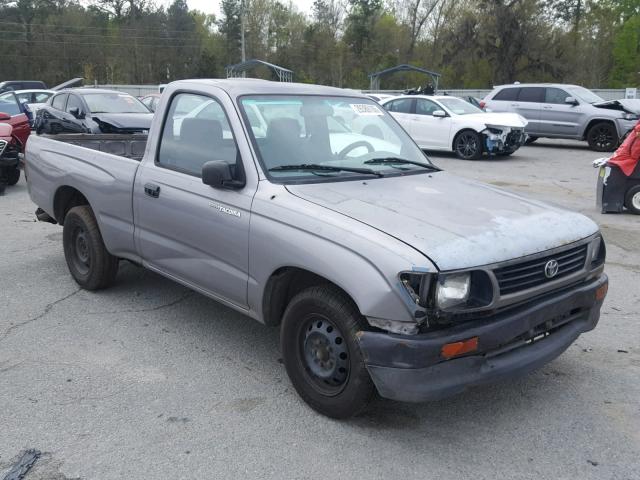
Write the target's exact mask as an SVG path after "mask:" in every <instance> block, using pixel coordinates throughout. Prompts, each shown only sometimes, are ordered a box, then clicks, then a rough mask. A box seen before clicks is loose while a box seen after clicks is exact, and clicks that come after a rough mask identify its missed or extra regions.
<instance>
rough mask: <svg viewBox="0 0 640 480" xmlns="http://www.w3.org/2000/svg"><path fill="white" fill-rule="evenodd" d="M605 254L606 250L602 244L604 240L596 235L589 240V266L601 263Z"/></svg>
mask: <svg viewBox="0 0 640 480" xmlns="http://www.w3.org/2000/svg"><path fill="white" fill-rule="evenodd" d="M606 256H607V250H606V248H605V246H604V240H603V239H602V237H601V236H599V235H598V236H597V237H596V238H594V239H593V240H592V241H591V268H594V267H599V266H600V265H602V264H603V263H604V260H605V257H606Z"/></svg>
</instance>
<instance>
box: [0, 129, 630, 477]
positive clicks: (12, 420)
mask: <svg viewBox="0 0 640 480" xmlns="http://www.w3.org/2000/svg"><path fill="white" fill-rule="evenodd" d="M598 156H600V155H598V154H597V153H594V152H591V151H589V150H587V149H586V148H585V147H584V145H583V144H580V143H577V142H566V141H563V142H559V141H558V142H556V141H539V142H537V143H536V144H535V145H532V146H528V147H524V148H522V149H521V150H520V151H519V152H517V153H516V154H515V155H513V156H512V157H510V158H506V159H499V160H492V161H477V162H466V161H461V160H457V159H455V158H454V157H452V156H446V155H433V158H434V160H435V161H436V163H437V164H438V165H440V166H442V167H444V168H445V169H447V170H450V171H453V172H456V173H458V174H460V175H463V176H467V177H471V178H477V179H480V180H483V181H486V182H489V183H492V184H493V185H497V186H500V187H504V188H506V189H509V190H513V191H516V192H519V193H522V194H524V195H526V196H530V197H533V198H537V199H542V200H546V201H550V202H554V203H556V204H559V205H562V206H565V207H568V208H570V209H573V210H577V211H580V212H582V213H584V214H586V215H588V216H590V217H591V218H593V219H594V220H595V221H596V222H597V223H599V224H600V226H601V227H602V231H603V232H604V236H605V238H606V241H607V247H608V262H607V268H606V271H607V273H608V274H609V276H610V281H611V284H610V285H611V286H610V290H609V297H608V298H607V301H606V303H605V306H604V308H603V312H602V313H603V315H602V318H601V322H600V325H599V326H598V328H597V329H596V330H595V331H593V332H590V333H588V334H585V335H583V336H581V337H580V338H579V339H578V341H577V342H576V343H575V344H574V345H573V346H572V347H570V348H569V350H568V351H567V352H566V353H565V354H563V355H562V356H561V357H559V358H558V359H556V360H555V361H553V362H552V363H550V364H549V365H547V366H546V367H544V368H542V369H541V370H539V371H537V372H535V373H533V374H531V375H529V376H527V377H525V378H522V379H520V380H518V381H512V382H509V383H503V384H498V385H494V386H488V387H482V388H478V389H475V390H472V391H471V392H468V393H466V394H464V395H461V396H458V397H454V398H451V399H447V400H444V401H440V402H434V403H427V404H420V405H413V404H401V403H394V402H390V401H384V400H379V401H376V403H375V404H374V405H373V406H372V408H371V409H370V410H369V411H367V412H366V413H365V414H363V415H361V416H359V417H357V418H354V419H352V420H350V421H343V422H340V421H334V420H330V419H327V418H324V417H322V416H320V415H318V414H316V413H315V412H313V411H312V410H310V409H309V408H307V407H306V406H305V404H303V403H302V401H301V400H300V399H299V398H298V397H297V396H296V394H295V392H294V391H293V389H292V387H291V385H290V384H289V381H288V379H287V377H286V374H285V371H284V368H283V366H282V364H281V361H280V358H279V347H278V332H277V330H276V329H271V328H267V327H264V326H262V325H260V324H258V323H256V322H254V321H252V320H250V319H248V318H245V317H243V316H241V315H239V314H237V313H235V312H233V311H231V310H229V309H227V308H225V307H223V306H221V305H219V304H217V303H216V302H214V301H212V300H209V299H207V298H205V297H203V296H201V295H198V294H196V293H193V292H191V291H189V290H187V289H185V288H184V287H182V286H179V285H177V284H174V283H172V282H170V281H168V280H165V279H163V278H161V277H159V276H157V275H155V274H153V273H151V272H148V271H144V270H142V269H140V268H136V267H134V266H132V265H129V264H124V265H123V266H122V269H121V271H120V274H119V276H118V283H117V285H116V286H115V287H113V288H111V289H109V290H106V291H102V292H99V293H91V292H87V291H83V290H79V289H78V287H77V285H76V284H75V283H74V281H73V280H72V279H71V277H70V275H69V273H68V272H67V267H66V264H65V261H64V257H63V253H62V244H61V240H62V231H61V229H60V227H58V226H54V225H48V224H42V223H34V221H33V218H34V217H33V211H34V209H35V206H34V205H32V204H31V202H30V200H29V197H28V195H27V191H26V185H25V183H24V181H23V180H21V181H20V183H19V184H18V185H17V186H16V187H11V188H8V189H7V194H6V196H4V197H0V232H1V233H2V240H3V245H4V247H3V248H2V249H1V250H0V312H1V313H0V477H3V476H4V475H5V473H6V471H8V469H9V468H10V467H11V465H13V463H14V462H15V461H16V459H17V458H18V456H19V454H20V453H21V452H22V451H23V450H25V449H27V448H37V449H39V450H40V451H42V452H43V455H42V457H41V458H40V459H39V460H38V461H37V462H36V464H35V467H34V468H33V469H32V470H31V471H30V472H29V474H28V475H27V477H26V478H27V480H33V479H70V478H82V479H122V478H127V479H138V478H140V479H145V480H152V479H182V478H184V479H205V478H206V479H212V478H225V479H230V478H274V479H288V478H296V479H297V478H320V477H321V476H322V477H324V478H331V477H335V476H340V477H342V478H349V479H356V478H367V479H372V478H373V479H377V478H392V479H395V478H405V479H410V478H439V477H443V478H474V479H492V480H493V479H496V478H504V479H525V478H526V479H553V480H558V479H575V478H580V479H598V480H603V479H616V480H618V479H621V480H625V479H640V473H639V472H640V469H639V468H638V467H640V408H639V406H640V355H639V354H640V348H639V347H638V345H639V344H640V329H639V328H638V313H639V311H640V305H639V303H640V296H639V295H638V284H639V280H640V253H639V252H640V249H639V246H640V240H639V233H640V218H638V217H635V216H632V215H628V214H622V215H601V214H600V213H598V211H597V210H596V208H595V188H594V185H595V180H596V171H595V170H594V169H593V168H591V166H590V163H591V160H593V159H594V158H597V157H598ZM451 200H452V201H455V197H454V196H452V199H451Z"/></svg>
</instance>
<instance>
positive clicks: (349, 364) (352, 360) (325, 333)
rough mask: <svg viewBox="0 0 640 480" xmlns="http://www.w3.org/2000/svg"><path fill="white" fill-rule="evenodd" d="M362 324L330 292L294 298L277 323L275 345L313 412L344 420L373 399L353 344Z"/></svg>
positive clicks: (348, 304)
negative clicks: (278, 335)
mask: <svg viewBox="0 0 640 480" xmlns="http://www.w3.org/2000/svg"><path fill="white" fill-rule="evenodd" d="M363 329H364V320H363V319H362V316H361V315H360V312H358V310H357V308H356V306H355V305H354V304H353V302H352V301H351V300H350V299H349V298H348V297H346V295H345V294H344V293H342V292H341V291H340V290H339V289H337V288H336V287H333V286H330V285H325V286H316V287H310V288H308V289H306V290H303V291H302V292H300V293H299V294H298V295H296V296H295V297H294V298H293V299H292V300H291V301H290V302H289V305H288V306H287V308H286V310H285V312H284V316H283V319H282V327H281V331H280V343H281V348H282V357H283V361H284V366H285V368H286V370H287V374H288V375H289V378H290V379H291V383H292V384H293V386H294V388H295V389H296V391H297V392H298V394H299V395H300V397H302V399H303V400H304V401H305V402H306V403H307V404H308V405H309V406H311V408H313V409H314V410H316V411H317V412H319V413H321V414H323V415H326V416H328V417H332V418H348V417H351V416H353V415H355V414H357V413H358V412H360V411H362V410H363V409H364V408H365V407H366V406H367V405H368V403H369V402H370V401H371V399H372V398H373V397H374V394H375V387H374V385H373V382H372V381H371V377H370V376H369V372H368V371H367V368H366V366H365V363H364V358H363V356H362V352H361V351H360V346H359V344H358V340H357V338H356V334H357V332H359V331H361V330H363Z"/></svg>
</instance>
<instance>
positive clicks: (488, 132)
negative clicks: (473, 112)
mask: <svg viewBox="0 0 640 480" xmlns="http://www.w3.org/2000/svg"><path fill="white" fill-rule="evenodd" d="M481 133H482V135H483V138H484V147H485V150H486V151H487V153H489V155H493V154H497V153H512V152H515V151H516V150H518V148H520V147H521V146H522V145H524V143H525V142H526V141H527V134H526V133H525V132H524V128H514V127H493V126H487V128H486V129H485V130H483V131H482V132H481Z"/></svg>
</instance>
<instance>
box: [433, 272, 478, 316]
mask: <svg viewBox="0 0 640 480" xmlns="http://www.w3.org/2000/svg"><path fill="white" fill-rule="evenodd" d="M470 291H471V275H470V274H469V273H453V274H450V275H442V276H440V277H439V278H438V283H437V285H436V306H437V307H438V308H440V309H441V310H447V309H449V308H451V307H454V306H456V305H459V304H461V303H466V302H467V300H468V299H469V292H470Z"/></svg>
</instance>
